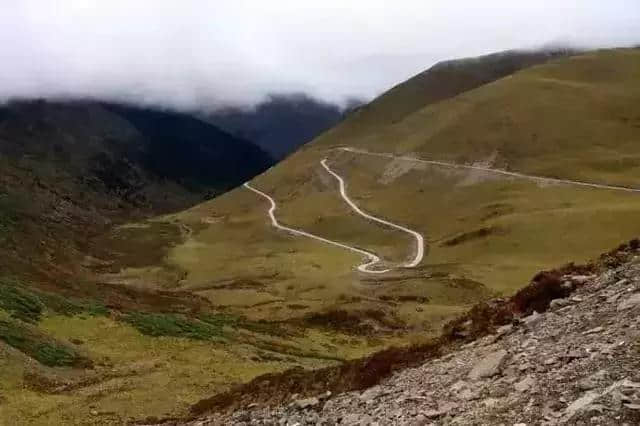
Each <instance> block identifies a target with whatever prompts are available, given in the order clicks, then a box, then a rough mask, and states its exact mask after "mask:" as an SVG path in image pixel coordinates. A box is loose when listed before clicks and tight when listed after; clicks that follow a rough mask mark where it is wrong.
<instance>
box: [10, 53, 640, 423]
mask: <svg viewBox="0 0 640 426" xmlns="http://www.w3.org/2000/svg"><path fill="white" fill-rule="evenodd" d="M529 55H533V56H528V55H527V54H513V53H511V54H508V55H507V56H492V57H488V58H482V59H480V60H476V61H468V60H467V61H463V62H457V63H456V62H454V63H446V64H443V65H438V66H436V67H434V68H432V69H431V70H429V71H427V72H425V73H423V74H420V75H418V76H416V77H414V78H413V79H411V80H409V81H408V82H406V83H405V84H402V85H399V86H397V87H396V88H394V89H393V90H391V91H390V92H388V93H386V94H384V95H383V96H382V97H381V98H379V99H378V100H375V101H374V102H373V103H371V104H370V105H368V106H366V107H364V108H361V109H359V110H358V111H356V112H355V113H353V114H352V115H351V116H350V117H349V118H347V119H346V120H345V121H343V122H342V123H341V124H339V125H338V126H337V127H335V128H333V129H331V130H329V131H328V132H325V133H324V134H323V135H321V136H320V137H319V138H316V140H314V141H313V142H311V143H310V144H308V145H306V146H305V147H304V148H303V149H301V150H299V151H298V152H296V153H295V154H293V155H291V156H290V157H288V158H287V159H286V160H284V161H283V162H281V163H279V164H278V165H277V166H275V167H272V168H271V169H269V170H268V171H267V172H265V173H264V174H262V175H260V176H258V177H257V178H255V179H253V180H252V181H251V184H252V186H254V187H255V188H258V189H260V190H262V191H264V192H266V193H267V194H269V195H271V196H272V197H273V198H274V199H275V200H276V202H277V209H276V211H275V214H276V216H277V218H278V220H279V221H280V222H281V223H283V224H285V225H287V226H290V227H293V228H296V229H301V230H304V231H306V232H310V233H313V234H315V235H319V236H322V237H324V238H328V239H332V240H335V241H338V242H341V243H344V244H348V245H350V246H354V247H359V248H362V249H364V250H368V251H371V252H374V253H376V254H377V255H379V256H380V257H381V258H382V260H383V263H384V264H385V265H386V266H387V267H389V268H390V269H391V271H390V272H388V273H385V274H363V273H360V272H358V271H357V270H356V269H355V267H356V266H357V265H359V264H360V263H362V259H360V257H359V256H358V255H357V254H355V253H353V252H350V251H346V250H344V249H342V248H340V247H336V246H332V245H328V244H323V243H321V242H319V241H316V240H312V239H309V238H303V237H300V236H295V235H290V234H287V233H284V232H282V231H279V230H277V229H275V228H273V227H272V225H271V222H270V220H269V218H268V216H267V210H268V208H269V203H268V202H267V200H265V199H264V198H262V197H260V196H258V195H257V194H256V193H253V192H251V191H249V190H247V189H246V188H242V187H239V188H236V189H234V190H232V191H230V192H227V193H225V194H223V195H221V196H219V197H217V198H215V199H213V200H210V201H207V202H204V203H201V204H198V205H196V206H194V207H192V208H190V209H188V210H185V211H182V212H178V213H172V214H167V215H164V216H157V217H155V218H153V219H149V220H146V221H137V222H132V223H127V224H123V225H121V226H117V227H113V228H111V229H110V230H109V232H106V233H104V234H102V235H99V236H97V237H94V238H91V239H90V241H89V242H88V244H87V247H86V251H87V252H88V254H89V256H86V257H83V262H84V263H83V266H82V267H81V270H82V271H83V275H82V276H83V279H84V280H85V281H82V282H78V283H74V284H73V285H74V286H75V288H74V293H75V294H81V295H82V297H81V298H78V299H80V300H75V299H74V300H73V304H74V306H76V305H77V306H78V308H74V310H69V309H63V308H62V307H60V306H59V305H58V304H56V303H54V302H51V301H50V299H48V298H47V297H48V295H49V294H50V293H51V292H50V291H41V292H40V293H37V294H35V295H30V296H25V297H27V300H31V298H32V297H36V298H38V300H40V302H39V303H36V304H29V306H32V305H33V306H40V310H39V311H38V312H39V313H38V315H36V316H37V318H35V317H34V315H35V314H29V315H30V316H31V317H33V318H32V321H25V320H24V319H21V318H20V317H18V316H17V315H22V314H23V313H21V312H23V311H21V310H18V311H16V309H14V308H13V306H15V300H16V297H17V296H15V295H16V294H18V295H24V294H27V293H25V292H26V291H27V290H29V288H30V286H29V283H28V282H22V281H20V282H19V283H18V284H15V282H14V281H11V282H12V283H14V284H11V285H13V287H11V289H10V290H7V291H6V292H4V293H0V294H6V295H9V296H7V297H10V298H11V301H12V302H11V304H9V302H7V304H6V305H2V304H0V311H4V312H6V315H7V319H3V318H0V319H2V320H3V321H4V322H3V323H2V324H4V323H5V322H6V323H7V324H10V325H11V327H14V328H13V329H15V324H17V325H19V326H20V327H23V328H28V329H29V330H31V331H30V333H29V334H28V335H29V336H35V337H31V338H32V340H33V339H35V338H36V337H37V338H41V339H46V342H47V343H48V344H49V345H51V346H52V347H54V348H57V349H56V351H54V352H53V353H54V354H55V353H58V352H59V351H60V350H61V351H62V352H61V353H64V355H60V356H57V355H56V356H53V357H49V358H52V359H54V360H55V361H52V362H54V363H58V364H60V363H66V364H63V365H67V366H64V367H61V366H56V365H53V366H51V365H49V366H48V365H47V364H43V363H42V362H39V361H37V359H38V358H37V357H35V355H32V352H33V351H32V352H29V351H31V349H28V350H27V349H24V350H23V349H21V347H19V346H18V345H16V344H13V345H12V344H11V343H10V342H8V346H7V347H6V348H5V349H4V350H5V351H6V353H7V354H8V355H7V357H5V359H7V361H5V362H4V364H3V365H2V366H0V377H2V378H5V377H6V380H3V381H2V382H1V383H2V386H3V387H2V389H1V390H0V393H1V394H2V395H3V397H4V398H5V400H6V401H5V402H4V403H3V404H1V405H0V410H3V412H0V414H2V415H5V418H15V416H16V415H20V416H23V417H24V418H26V419H29V421H31V422H33V423H38V422H40V423H43V421H44V420H45V419H47V420H50V419H51V417H50V416H51V415H52V414H51V413H55V414H53V415H54V416H58V417H56V419H58V420H60V419H63V420H65V421H68V422H72V421H73V422H78V423H82V422H85V423H91V422H94V423H98V424H104V423H109V422H111V423H116V424H117V423H118V422H121V421H122V420H126V419H130V418H141V417H144V416H156V417H162V416H175V415H183V414H185V413H187V412H188V411H189V407H190V406H191V405H192V404H194V403H196V402H197V401H198V400H200V399H202V398H205V397H210V396H211V395H213V394H216V393H219V392H222V391H225V390H227V389H229V387H230V386H231V385H233V384H236V383H242V382H246V381H248V380H250V379H251V378H254V377H256V376H258V375H260V374H263V373H267V372H278V371H282V370H285V369H290V368H293V367H302V368H319V367H328V366H332V365H338V364H343V363H344V362H345V361H346V360H350V359H354V358H358V357H361V356H363V355H366V354H370V353H373V352H376V351H379V350H380V349H382V348H385V347H389V346H391V345H406V344H409V343H420V342H424V341H426V340H428V339H429V338H431V337H433V336H435V335H437V334H438V333H439V332H440V329H441V327H442V325H443V324H445V323H446V322H447V321H449V320H450V319H452V318H453V317H454V316H456V315H458V314H460V313H461V312H464V311H465V310H466V309H467V308H468V307H469V306H471V305H473V304H475V303H476V302H478V301H482V300H486V299H488V298H490V297H493V296H498V295H504V296H507V295H511V294H513V293H515V292H516V291H517V290H518V289H519V288H521V287H522V286H524V285H525V284H526V283H528V282H529V280H530V278H531V277H532V276H533V275H534V274H535V273H536V272H538V271H540V270H543V269H548V268H550V267H552V266H556V265H558V264H562V263H565V262H570V261H576V262H582V261H585V260H587V259H590V258H593V257H595V256H596V255H598V254H599V253H601V252H602V251H604V250H605V249H608V248H610V247H612V246H616V245H617V244H618V243H619V242H620V241H623V240H628V239H629V238H630V237H632V236H634V235H637V234H638V233H640V222H638V221H637V217H638V215H639V213H640V194H636V193H631V192H623V191H615V190H606V189H597V188H590V187H584V186H575V185H570V184H552V183H549V182H547V183H543V182H540V181H533V180H527V179H519V178H514V177H506V176H504V175H499V174H495V173H491V172H488V171H481V170H470V169H460V168H452V167H444V166H435V165H429V164H425V163H420V162H416V161H410V160H407V159H406V158H391V157H380V156H375V155H369V154H366V153H359V152H347V151H344V150H340V149H339V148H340V147H347V146H349V147H355V148H358V149H361V150H366V151H369V152H372V153H391V154H393V155H397V156H403V157H414V158H423V159H428V160H441V161H447V162H451V163H456V164H467V165H469V164H475V165H482V166H484V167H486V168H498V169H505V170H511V171H516V172H521V173H525V174H531V175H536V176H547V177H556V178H562V179H569V180H580V181H586V182H595V183H603V184H610V185H621V186H634V185H636V181H637V179H634V176H637V175H638V172H639V171H640V170H639V169H638V165H639V164H640V163H639V161H640V149H638V146H639V145H638V143H639V142H640V109H639V108H638V105H640V83H639V82H640V74H639V73H640V50H638V49H617V50H603V51H597V52H588V53H584V54H580V55H578V56H572V57H557V56H554V55H549V54H529ZM536 55H537V56H536ZM545 60H549V62H545ZM496 61H497V62H496ZM504 61H506V62H504ZM496 63H500V64H503V65H501V66H496ZM505 63H506V64H508V66H507V65H504V64H505ZM534 64H538V65H535V66H530V65H534ZM460 67H462V68H460ZM443 70H449V71H448V72H445V71H443ZM459 70H465V71H464V72H460V73H459ZM469 76H479V77H475V78H470V77H469ZM418 88H420V89H418ZM445 88H446V90H445ZM324 158H327V159H328V164H329V165H330V166H331V168H332V169H333V170H335V171H336V172H337V173H339V174H340V175H341V176H342V177H343V178H344V179H345V181H346V182H347V191H348V193H349V196H350V197H351V198H352V199H353V200H354V201H355V202H356V203H357V204H358V205H359V206H360V207H361V208H362V209H363V210H364V211H366V212H369V213H371V214H374V215H375V216H378V217H381V218H385V219H387V220H389V221H392V222H394V223H398V224H402V225H404V226H407V227H409V228H411V229H414V230H416V231H419V232H420V233H421V234H422V235H423V236H424V238H425V240H426V241H427V243H428V244H427V254H426V256H425V258H424V260H423V262H422V263H421V264H420V265H419V266H418V267H416V268H410V269H403V268H396V267H395V266H396V265H398V264H400V263H402V262H404V261H406V260H407V259H410V258H412V256H413V250H414V245H413V244H414V242H413V240H412V239H411V238H410V237H409V235H407V234H406V233H402V232H398V231H397V230H394V229H389V228H385V227H383V226H381V225H379V224H376V223H373V222H369V221H366V220H365V219H364V218H363V217H361V216H359V215H357V214H355V213H354V211H353V210H352V209H351V208H350V207H349V206H348V205H347V204H346V203H345V201H344V200H343V199H342V198H341V197H340V194H339V192H338V185H337V182H336V180H335V179H334V178H333V177H332V176H330V175H329V174H328V173H327V171H326V170H324V169H323V168H322V166H321V165H320V161H321V160H323V159H324ZM1 200H2V199H0V202H1ZM1 205H2V204H0V206H1ZM3 217H7V218H8V219H4V223H5V224H6V225H4V226H5V228H3V227H2V223H3V222H0V238H2V232H3V231H2V230H3V229H11V227H12V226H14V225H13V219H12V216H11V215H8V216H2V215H1V214H0V220H3V219H2V218H3ZM5 232H6V231H5ZM85 282H86V283H85ZM20 297H22V296H20ZM43 299H44V301H43ZM20 300H22V299H21V298H20ZM47 300H49V301H47ZM4 306H11V308H7V307H4ZM95 306H103V307H104V309H94V308H90V307H95ZM36 310H37V309H36ZM15 312H19V314H16V313H15ZM27 312H31V310H30V309H28V310H27ZM7 327H9V326H5V328H7ZM7 329H8V330H9V331H8V332H7V333H9V332H11V330H12V329H9V328H7ZM0 337H1V336H0ZM7 340H8V339H4V341H5V342H7ZM74 341H75V342H82V343H78V344H77V345H76V344H73V343H72V342H74ZM70 342H71V343H70ZM68 345H72V346H68ZM74 345H75V346H74ZM23 346H24V347H25V348H27V347H28V348H33V347H34V345H33V344H30V345H28V346H26V345H23ZM35 347H37V345H36V346H35ZM60 348H65V350H62V349H60ZM68 348H70V349H69V350H68V351H67V350H66V349H68ZM45 352H46V353H47V354H48V353H50V351H45ZM27 357H28V358H27ZM34 357H35V358H34ZM34 359H35V360H36V361H34ZM58 360H60V361H58ZM72 360H73V361H72ZM30 363H37V365H38V368H37V370H36V373H35V374H28V373H27V372H28V371H29V370H30V368H31V367H30V366H31V365H33V364H30ZM70 363H71V364H72V366H68V365H69V364H70ZM89 365H91V366H93V369H90V368H89V367H88V366H89ZM88 413H89V414H88ZM91 413H94V414H91ZM10 416H14V417H10ZM0 419H2V418H1V417H0ZM79 419H80V420H79ZM87 419H88V420H87ZM25 423H28V422H25Z"/></svg>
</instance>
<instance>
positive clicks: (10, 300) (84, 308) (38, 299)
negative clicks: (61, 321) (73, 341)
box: [0, 277, 109, 323]
mask: <svg viewBox="0 0 640 426" xmlns="http://www.w3.org/2000/svg"><path fill="white" fill-rule="evenodd" d="M0 309H4V310H5V311H7V312H9V313H10V314H11V316H12V317H13V318H16V319H19V320H21V321H25V322H28V323H35V322H38V321H40V319H41V318H42V315H43V314H44V312H45V311H47V310H49V311H52V312H55V313H58V314H61V315H67V316H73V315H80V314H83V313H87V314H89V315H107V314H108V313H109V311H108V309H107V308H106V307H105V306H104V305H102V304H101V303H99V302H96V301H92V300H75V299H72V298H68V297H64V296H60V295H57V294H54V293H45V292H42V291H38V290H32V289H30V288H27V286H26V285H25V284H24V283H22V282H21V281H20V280H17V279H15V278H8V277H0Z"/></svg>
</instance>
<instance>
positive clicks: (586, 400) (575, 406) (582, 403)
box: [565, 391, 600, 419]
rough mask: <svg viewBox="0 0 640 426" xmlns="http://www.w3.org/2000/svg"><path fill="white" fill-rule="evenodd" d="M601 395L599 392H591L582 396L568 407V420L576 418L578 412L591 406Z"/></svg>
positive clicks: (566, 412)
mask: <svg viewBox="0 0 640 426" xmlns="http://www.w3.org/2000/svg"><path fill="white" fill-rule="evenodd" d="M599 396H600V394H599V393H598V392H594V391H589V392H587V393H585V394H584V395H582V396H581V397H580V398H578V399H576V400H575V401H573V403H571V405H569V406H568V407H567V410H566V411H565V416H566V418H568V419H570V418H571V417H573V416H574V414H576V413H577V412H578V411H581V410H583V409H585V408H586V407H587V406H588V405H589V404H591V403H592V402H593V401H595V400H596V399H597V398H598V397H599Z"/></svg>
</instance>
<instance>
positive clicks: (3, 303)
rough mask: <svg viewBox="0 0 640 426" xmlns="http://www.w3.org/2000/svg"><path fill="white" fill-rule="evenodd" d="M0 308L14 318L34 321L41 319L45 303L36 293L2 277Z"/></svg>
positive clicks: (0, 281)
mask: <svg viewBox="0 0 640 426" xmlns="http://www.w3.org/2000/svg"><path fill="white" fill-rule="evenodd" d="M0 308H1V309H3V310H5V311H7V312H9V314H10V315H11V316H12V317H13V318H17V319H19V320H22V321H25V322H30V323H34V322H38V321H39V320H40V317H41V316H42V312H43V310H44V304H43V303H42V301H41V300H40V299H39V298H38V297H37V296H36V295H34V294H33V293H31V292H28V291H26V290H24V289H22V288H21V287H20V286H19V285H17V283H16V282H15V281H13V280H9V279H6V278H5V279H0Z"/></svg>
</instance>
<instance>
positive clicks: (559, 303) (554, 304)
mask: <svg viewBox="0 0 640 426" xmlns="http://www.w3.org/2000/svg"><path fill="white" fill-rule="evenodd" d="M570 304H571V301H569V300H568V299H553V300H552V301H551V304H549V307H550V308H551V309H555V308H560V307H563V306H567V305H570Z"/></svg>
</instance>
